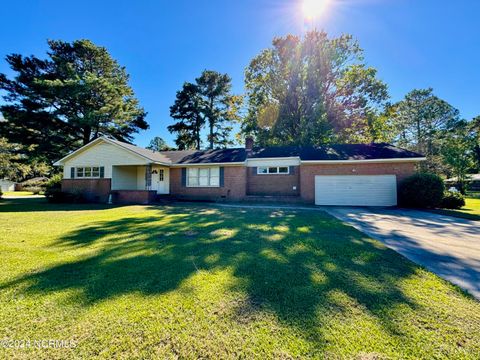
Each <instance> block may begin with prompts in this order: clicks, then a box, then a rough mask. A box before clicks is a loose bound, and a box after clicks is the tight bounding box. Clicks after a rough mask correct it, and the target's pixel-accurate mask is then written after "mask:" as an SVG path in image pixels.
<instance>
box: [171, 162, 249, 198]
mask: <svg viewBox="0 0 480 360" xmlns="http://www.w3.org/2000/svg"><path fill="white" fill-rule="evenodd" d="M246 184H247V175H246V167H244V166H225V167H224V186H223V187H212V188H208V187H204V188H202V187H183V186H182V169H181V168H170V194H171V195H173V196H176V197H179V198H185V199H192V200H220V199H231V200H241V199H243V198H244V197H245V195H246V190H247V189H246Z"/></svg>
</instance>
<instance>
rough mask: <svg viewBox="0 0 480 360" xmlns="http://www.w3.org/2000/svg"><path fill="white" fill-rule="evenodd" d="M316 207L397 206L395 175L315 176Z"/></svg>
mask: <svg viewBox="0 0 480 360" xmlns="http://www.w3.org/2000/svg"><path fill="white" fill-rule="evenodd" d="M315 204H316V205H351V206H394V205H397V179H396V176H395V175H335V176H320V175H317V176H315Z"/></svg>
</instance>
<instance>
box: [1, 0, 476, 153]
mask: <svg viewBox="0 0 480 360" xmlns="http://www.w3.org/2000/svg"><path fill="white" fill-rule="evenodd" d="M300 9H301V1H300V0H277V1H273V0H237V1H233V0H209V1H207V0H197V1H193V0H189V1H187V0H176V1H162V0H157V1H153V0H150V1H147V0H137V1H121V0H96V1H90V0H88V1H87V0H82V1H78V0H77V1H65V0H62V1H57V0H50V1H46V0H45V1H39V0H36V1H35V0H31V1H28V2H26V1H12V0H7V1H5V2H2V13H3V14H4V16H3V17H2V21H1V22H0V34H1V35H0V57H1V58H2V59H3V58H4V57H5V55H7V54H9V53H12V52H16V53H21V54H24V55H30V54H35V55H37V56H43V55H44V53H45V51H46V39H48V38H51V39H63V40H68V41H71V40H74V39H79V38H88V39H91V40H92V41H93V42H95V43H96V44H98V45H102V46H105V47H107V48H108V50H109V51H110V53H111V54H112V56H113V57H114V58H115V59H117V60H118V61H119V62H120V64H122V65H124V66H126V68H127V71H128V72H129V73H130V75H131V85H132V87H133V88H134V90H135V93H136V95H137V96H138V98H139V99H140V102H141V104H142V105H143V106H144V107H145V109H146V111H148V117H147V121H148V122H149V124H150V129H149V130H148V131H144V132H141V133H139V134H138V135H137V136H136V139H135V140H136V141H135V142H136V143H137V144H138V145H142V146H144V145H146V144H148V142H149V140H150V139H151V138H152V137H153V136H155V135H159V136H162V137H163V138H165V139H166V140H167V141H168V142H169V143H171V144H173V136H172V135H171V134H169V133H168V131H167V130H166V127H167V125H169V124H171V122H172V120H171V119H170V117H169V106H170V105H171V104H172V103H173V101H174V98H175V93H176V91H177V90H178V89H180V87H181V86H182V84H183V82H184V81H187V80H188V81H191V80H193V79H194V78H195V77H196V76H198V75H199V74H200V73H201V71H202V70H203V69H212V70H217V71H221V72H227V73H228V74H230V76H231V77H232V78H233V83H234V91H235V92H236V93H242V92H243V71H244V69H245V67H246V66H247V65H248V63H249V61H250V59H251V58H252V57H254V56H255V55H256V54H257V53H258V52H259V51H260V50H262V49H264V48H266V47H268V46H269V45H270V44H271V40H272V38H273V37H274V36H282V35H285V34H287V33H294V34H301V33H302V32H303V31H304V30H305V25H304V21H303V15H302V12H301V10H300ZM478 14H480V1H473V0H469V1H468V0H457V1H452V0H451V1H444V0H421V1H419V0H416V1H414V0H329V3H328V6H327V7H326V9H325V12H324V13H323V14H322V15H321V16H320V17H319V18H318V19H317V20H316V24H315V25H316V26H317V27H318V28H324V29H325V30H326V31H327V32H328V33H330V34H332V35H338V34H340V33H343V32H345V33H350V34H352V35H354V36H355V37H356V38H357V39H358V40H359V42H360V45H361V46H362V47H363V48H364V50H365V57H366V60H367V62H368V64H369V65H371V66H374V67H375V68H377V69H378V75H379V77H380V78H381V79H382V80H384V81H385V82H386V83H387V84H388V85H389V91H390V94H391V96H392V101H396V100H399V99H401V98H402V97H403V95H405V93H407V92H408V91H410V90H411V89H413V88H424V87H433V88H434V91H435V93H436V94H437V95H438V96H440V97H441V98H443V99H445V100H447V101H448V102H450V103H451V104H452V105H453V106H455V107H457V108H458V109H459V110H460V112H461V115H462V116H463V117H465V118H466V119H470V118H472V117H474V116H476V115H480V90H479V84H480V41H479V37H480V27H479V26H478ZM0 72H3V73H7V74H10V71H9V69H8V67H7V65H6V63H5V61H4V60H1V61H0Z"/></svg>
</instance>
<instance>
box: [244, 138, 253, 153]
mask: <svg viewBox="0 0 480 360" xmlns="http://www.w3.org/2000/svg"><path fill="white" fill-rule="evenodd" d="M252 149H253V137H251V136H247V137H246V138H245V150H252Z"/></svg>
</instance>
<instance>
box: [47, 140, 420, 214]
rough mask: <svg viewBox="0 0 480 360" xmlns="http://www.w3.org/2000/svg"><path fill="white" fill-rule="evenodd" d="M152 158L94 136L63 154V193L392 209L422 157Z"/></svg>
mask: <svg viewBox="0 0 480 360" xmlns="http://www.w3.org/2000/svg"><path fill="white" fill-rule="evenodd" d="M253 145H254V144H253V140H252V139H250V138H248V139H247V140H246V145H245V147H244V148H235V149H218V150H203V151H197V150H186V151H161V152H156V151H151V150H147V149H143V148H140V147H137V146H134V145H131V144H127V143H123V142H120V141H117V140H112V139H109V138H105V137H101V138H98V139H96V140H94V141H92V142H90V143H89V144H87V145H85V146H83V147H81V148H80V149H78V150H76V151H74V152H72V153H70V154H69V155H67V156H66V157H64V158H63V159H61V160H59V161H57V162H56V163H55V165H57V166H63V176H64V178H63V180H62V190H63V191H66V192H82V193H83V194H84V195H85V196H86V197H87V198H89V199H90V200H93V201H100V202H106V201H108V199H110V200H112V199H113V201H114V202H119V203H143V204H146V203H151V202H154V201H155V200H156V199H157V198H158V196H169V197H172V198H177V199H190V200H225V201H228V200H230V201H245V200H247V201H248V200H249V199H256V198H258V197H264V198H265V199H267V198H269V199H282V200H287V199H288V200H293V201H298V202H303V203H311V204H317V205H352V206H394V205H396V204H397V184H398V183H399V182H400V181H401V180H402V179H404V178H405V177H407V176H409V175H411V174H413V173H414V172H415V171H416V167H417V165H418V163H419V162H420V161H423V160H425V158H424V157H423V156H422V155H420V154H417V153H414V152H411V151H407V150H404V149H400V148H397V147H394V146H392V145H389V144H385V143H381V144H342V145H328V146H327V145H325V146H321V147H295V146H284V147H267V148H258V147H254V146H253Z"/></svg>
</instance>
